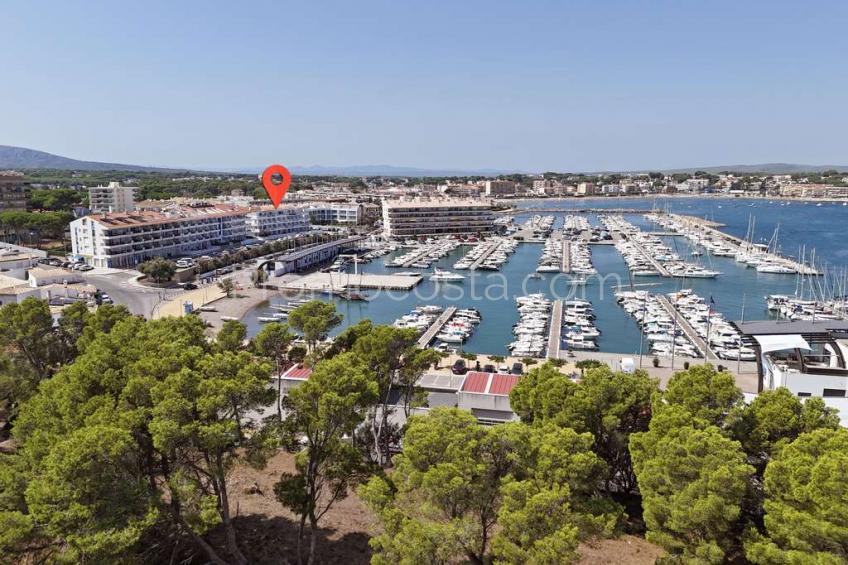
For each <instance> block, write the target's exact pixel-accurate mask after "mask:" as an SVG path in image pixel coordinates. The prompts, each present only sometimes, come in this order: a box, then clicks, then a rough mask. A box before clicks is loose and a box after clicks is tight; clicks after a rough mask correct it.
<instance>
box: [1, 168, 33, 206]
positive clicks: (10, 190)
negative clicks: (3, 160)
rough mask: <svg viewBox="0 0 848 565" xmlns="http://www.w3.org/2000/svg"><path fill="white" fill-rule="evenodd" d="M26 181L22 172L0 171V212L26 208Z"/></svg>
mask: <svg viewBox="0 0 848 565" xmlns="http://www.w3.org/2000/svg"><path fill="white" fill-rule="evenodd" d="M26 207H27V183H26V182H24V175H23V173H19V172H17V171H0V212H2V211H4V210H26Z"/></svg>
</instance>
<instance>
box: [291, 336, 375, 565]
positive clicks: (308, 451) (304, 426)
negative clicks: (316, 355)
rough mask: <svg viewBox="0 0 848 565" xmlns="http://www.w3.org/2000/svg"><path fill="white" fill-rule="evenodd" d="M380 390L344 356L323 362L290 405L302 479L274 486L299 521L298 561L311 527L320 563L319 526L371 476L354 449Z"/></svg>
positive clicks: (358, 365)
mask: <svg viewBox="0 0 848 565" xmlns="http://www.w3.org/2000/svg"><path fill="white" fill-rule="evenodd" d="M376 395H377V385H376V383H375V382H374V379H373V377H371V376H370V375H369V374H368V372H367V371H366V368H365V366H364V365H363V364H362V362H361V361H360V360H359V359H358V358H357V357H356V356H355V355H354V354H352V353H344V354H341V355H338V356H336V357H333V358H331V359H326V360H323V361H321V362H319V363H318V364H317V365H316V366H315V370H314V371H313V372H312V374H311V375H310V377H309V380H307V381H306V382H305V383H303V384H302V385H301V386H299V387H298V388H296V389H294V390H292V391H291V392H290V393H289V395H288V396H287V397H286V399H285V405H286V410H287V412H288V416H287V417H286V420H285V423H284V425H283V428H284V430H285V433H286V437H287V439H288V441H287V443H289V444H290V445H292V446H298V447H299V446H300V445H301V444H303V449H302V450H301V451H300V452H299V453H298V454H297V457H296V460H295V465H296V468H297V473H295V474H289V473H284V474H283V475H282V476H281V478H280V481H279V482H278V483H277V484H276V485H275V487H274V491H275V493H276V495H277V498H278V500H279V501H280V502H281V503H282V504H283V505H284V506H286V507H288V508H290V509H291V510H292V511H293V512H295V513H296V514H297V515H298V516H299V517H300V528H299V530H298V540H297V548H298V549H297V556H298V561H299V562H300V561H302V552H301V540H302V538H303V530H304V526H305V524H306V523H307V522H308V523H309V530H310V541H309V554H308V555H309V556H308V563H309V564H310V565H312V564H313V563H315V559H316V557H315V556H316V543H317V534H318V523H319V521H320V520H321V518H322V517H323V516H324V515H325V514H326V513H327V512H328V511H329V510H330V508H332V506H333V504H335V502H337V501H338V500H341V499H343V498H345V497H346V496H347V492H348V488H349V487H350V486H352V485H354V484H356V483H357V482H359V481H360V480H363V479H364V478H365V477H366V476H367V471H368V468H367V467H366V466H365V465H364V464H363V458H362V455H361V454H360V452H359V451H358V450H357V449H356V448H355V447H354V446H353V444H352V443H351V438H352V437H353V433H354V430H355V428H356V426H357V425H359V424H360V423H361V422H362V420H363V417H364V413H365V410H366V407H367V406H369V405H371V404H372V403H373V402H374V401H375V400H376Z"/></svg>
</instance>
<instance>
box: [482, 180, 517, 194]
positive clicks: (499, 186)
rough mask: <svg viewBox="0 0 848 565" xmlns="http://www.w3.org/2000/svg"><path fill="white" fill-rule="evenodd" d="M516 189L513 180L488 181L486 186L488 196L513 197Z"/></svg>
mask: <svg viewBox="0 0 848 565" xmlns="http://www.w3.org/2000/svg"><path fill="white" fill-rule="evenodd" d="M516 189H517V185H516V183H514V182H513V181H511V180H487V181H486V185H485V191H486V196H512V195H514V194H515V192H516Z"/></svg>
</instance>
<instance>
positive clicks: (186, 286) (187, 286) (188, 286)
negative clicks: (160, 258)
mask: <svg viewBox="0 0 848 565" xmlns="http://www.w3.org/2000/svg"><path fill="white" fill-rule="evenodd" d="M180 286H181V287H183V290H195V289H196V288H197V285H196V284H194V283H190V282H187V283H183V284H181V285H180Z"/></svg>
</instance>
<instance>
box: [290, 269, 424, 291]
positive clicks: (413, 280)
mask: <svg viewBox="0 0 848 565" xmlns="http://www.w3.org/2000/svg"><path fill="white" fill-rule="evenodd" d="M422 278H423V277H422V276H421V275H420V274H419V275H382V274H372V273H357V274H352V273H333V272H329V273H321V272H317V273H310V274H308V275H303V276H300V277H296V278H290V279H289V280H287V281H286V282H284V283H282V284H281V288H282V289H283V290H288V291H297V292H325V291H327V292H331V291H343V290H351V289H360V290H367V289H372V290H411V289H412V288H413V287H414V286H415V285H417V284H418V283H420V282H421V279H422Z"/></svg>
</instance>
